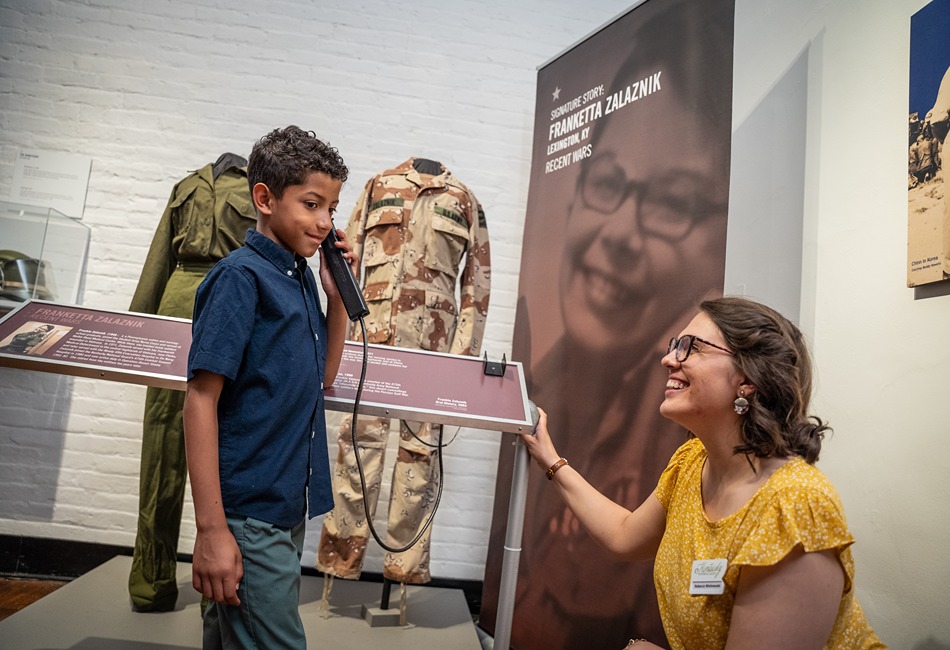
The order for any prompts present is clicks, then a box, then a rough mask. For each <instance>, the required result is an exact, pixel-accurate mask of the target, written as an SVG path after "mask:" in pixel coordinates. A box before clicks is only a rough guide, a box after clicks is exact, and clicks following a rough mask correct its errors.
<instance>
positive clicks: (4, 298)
mask: <svg viewBox="0 0 950 650" xmlns="http://www.w3.org/2000/svg"><path fill="white" fill-rule="evenodd" d="M89 235H90V231H89V227H88V226H87V225H85V224H84V223H82V222H81V221H78V220H77V219H73V218H71V217H67V216H66V215H64V214H62V213H61V212H58V211H56V210H54V209H52V208H39V207H35V206H30V205H21V204H18V203H10V202H8V201H2V200H0V315H2V314H4V313H6V312H8V311H9V310H11V309H13V308H14V307H16V306H17V305H19V304H21V303H23V302H25V301H26V300H29V299H31V298H36V299H39V300H52V301H55V302H60V303H68V304H73V305H75V304H78V303H79V296H80V292H81V289H82V281H83V276H84V275H85V270H86V256H87V254H88V252H89Z"/></svg>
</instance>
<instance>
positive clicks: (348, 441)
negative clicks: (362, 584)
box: [316, 158, 491, 585]
mask: <svg viewBox="0 0 950 650" xmlns="http://www.w3.org/2000/svg"><path fill="white" fill-rule="evenodd" d="M346 235H347V239H348V240H349V241H350V242H352V244H353V250H354V251H355V252H356V254H357V255H359V256H360V259H361V261H362V269H363V270H362V283H361V284H362V287H363V296H364V298H365V299H366V302H367V305H368V306H369V310H370V313H369V316H367V317H366V319H365V323H366V337H367V340H368V342H369V343H374V344H379V345H394V346H398V347H405V348H415V349H423V350H430V351H434V352H449V353H452V354H465V355H478V354H479V352H480V350H481V344H482V334H483V332H484V329H485V318H486V315H487V313H488V301H489V294H490V286H491V274H490V266H489V262H490V253H489V243H488V228H487V225H486V223H485V215H484V212H483V211H482V208H481V206H480V204H479V203H478V200H477V199H476V198H475V195H474V194H472V192H471V191H470V190H469V189H468V188H467V187H466V186H465V185H464V184H463V183H461V182H460V181H459V180H458V179H456V178H455V177H454V176H452V174H451V172H449V170H447V169H446V168H445V167H444V166H443V165H442V164H441V163H439V162H437V161H434V160H428V159H425V158H410V159H409V160H407V161H405V162H404V163H402V164H401V165H399V166H397V167H395V168H393V169H390V170H387V171H384V172H382V173H380V174H378V175H376V176H375V177H373V178H371V179H370V180H369V182H367V183H366V186H365V188H364V190H363V193H362V195H361V196H360V198H359V200H358V201H357V204H356V207H355V209H354V210H353V214H352V216H351V217H350V221H349V224H348V225H347V227H346ZM456 292H458V293H459V295H460V300H456ZM360 339H361V336H360V334H359V333H357V334H356V336H355V337H354V340H360ZM391 424H392V422H391V421H390V420H389V419H388V418H371V417H360V418H358V420H357V440H358V444H359V447H360V449H359V452H360V461H361V463H362V465H363V469H364V474H365V477H366V488H367V493H368V502H369V503H370V509H371V510H373V512H370V513H369V516H370V517H372V516H373V515H374V514H375V508H376V500H377V498H378V496H379V487H380V483H381V476H382V468H383V463H384V461H385V451H386V441H387V439H388V437H389V432H390V427H391ZM350 425H351V416H346V417H344V418H343V421H342V423H341V425H340V431H339V450H340V451H339V455H338V457H337V463H336V469H335V471H334V477H333V481H334V492H335V495H336V507H335V508H334V510H333V511H331V512H330V513H329V514H328V515H327V516H326V518H325V520H324V525H323V531H322V535H321V539H320V548H319V551H318V554H317V563H316V566H317V568H318V569H319V570H320V571H322V572H323V573H324V574H327V575H329V576H335V577H342V578H347V579H357V578H359V575H360V572H361V570H362V565H363V559H364V556H365V552H366V544H367V542H368V539H369V536H370V531H369V527H368V525H367V521H366V516H367V515H366V513H364V508H363V501H362V493H361V486H360V477H359V473H358V470H357V468H356V463H355V458H354V455H353V444H352V436H351V428H350ZM398 427H399V452H398V457H397V459H396V461H395V463H394V467H393V478H392V490H391V499H390V504H389V516H388V529H387V535H386V540H387V541H386V543H387V545H389V546H392V547H396V548H401V547H403V546H406V545H407V544H408V543H409V542H411V541H412V540H413V539H414V538H415V537H416V535H417V534H418V532H419V530H420V529H421V528H422V526H424V525H425V523H426V521H427V519H428V518H429V516H430V513H431V508H432V504H433V502H434V500H435V492H436V486H437V481H438V476H437V470H436V469H435V467H436V464H437V459H438V456H436V454H438V453H439V451H438V449H437V447H438V443H439V434H440V427H439V425H435V424H430V423H418V422H405V421H399V424H398ZM431 531H432V529H431V526H430V527H429V529H428V530H426V532H425V533H424V534H423V535H422V537H421V538H420V539H419V542H418V543H417V544H416V545H414V546H413V547H412V548H411V549H409V550H407V551H406V552H403V553H387V554H386V556H385V558H384V568H383V576H384V578H386V579H387V580H391V581H394V582H399V583H401V584H403V585H405V584H422V583H426V582H429V581H430V580H431V575H430V573H429V540H430V537H431Z"/></svg>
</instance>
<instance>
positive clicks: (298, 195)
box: [253, 172, 343, 257]
mask: <svg viewBox="0 0 950 650" xmlns="http://www.w3.org/2000/svg"><path fill="white" fill-rule="evenodd" d="M342 186H343V182H342V181H339V180H336V179H334V178H332V177H331V176H330V175H328V174H325V173H323V172H312V173H311V174H310V175H309V176H307V178H306V179H305V180H304V182H303V183H301V184H299V185H288V186H287V188H286V189H285V190H284V194H283V196H281V197H280V198H278V197H276V196H275V195H274V194H273V192H271V191H270V189H269V188H268V187H267V186H266V185H264V184H263V183H258V184H257V185H255V186H254V192H253V198H254V204H255V206H256V207H257V210H258V212H259V215H260V217H259V218H258V220H257V231H258V232H259V233H261V234H262V235H264V236H265V237H267V238H269V239H272V240H273V241H275V242H277V243H278V244H279V245H280V246H281V247H282V248H284V249H286V250H288V251H290V252H291V253H296V254H297V255H300V256H301V257H312V256H313V255H314V254H316V252H317V249H318V248H319V247H320V243H321V242H322V241H323V240H324V239H325V238H326V236H327V233H329V232H330V229H331V228H333V213H335V212H336V208H337V205H338V204H339V202H340V188H341V187H342Z"/></svg>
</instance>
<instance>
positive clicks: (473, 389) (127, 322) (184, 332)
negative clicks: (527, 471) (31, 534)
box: [0, 301, 532, 433]
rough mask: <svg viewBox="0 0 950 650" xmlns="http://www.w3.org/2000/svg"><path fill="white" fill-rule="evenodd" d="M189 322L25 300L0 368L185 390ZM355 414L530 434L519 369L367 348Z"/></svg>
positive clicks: (354, 356)
mask: <svg viewBox="0 0 950 650" xmlns="http://www.w3.org/2000/svg"><path fill="white" fill-rule="evenodd" d="M190 347H191V321H190V320H187V319H181V318H168V317H165V316H155V315H151V314H138V313H133V312H115V311H106V310H98V309H87V308H84V307H78V306H73V305H60V304H56V303H51V302H45V301H29V302H26V303H24V304H23V305H21V306H20V307H18V308H17V309H16V310H14V311H12V312H10V313H9V314H7V315H6V316H5V317H4V318H3V319H0V366H8V367H12V368H21V369H24V370H38V371H41V372H51V373H57V374H64V375H73V376H79V377H91V378H94V379H104V380H107V381H119V382H125V383H131V384H141V385H145V386H157V387H160V388H172V389H177V390H184V389H185V386H186V377H187V370H188V350H189V349H190ZM368 351H369V355H368V357H367V364H366V365H367V371H366V377H365V380H364V384H363V387H362V393H361V395H360V413H366V414H371V415H385V416H388V417H400V418H406V419H418V420H424V421H427V422H436V423H439V424H453V425H458V426H467V427H471V428H476V429H487V430H489V431H506V432H511V433H517V432H521V431H524V430H526V428H530V427H531V426H532V424H531V414H530V410H529V405H528V398H527V392H526V390H525V382H524V377H523V375H522V367H521V364H520V363H515V362H508V363H505V364H499V363H493V364H490V366H491V367H493V368H497V373H496V374H489V373H487V372H486V367H488V366H489V364H487V362H486V361H483V360H482V359H478V358H475V357H466V356H459V355H452V354H441V353H436V352H425V351H420V350H408V349H404V348H396V347H391V346H379V345H370V346H368ZM362 366H363V346H362V344H360V343H354V342H352V341H347V343H346V346H345V348H344V350H343V358H342V361H341V363H340V370H339V372H338V373H337V377H336V380H335V382H334V384H333V386H332V387H331V388H329V389H327V390H326V393H325V395H326V406H327V408H328V409H331V410H336V411H349V410H351V409H352V408H353V404H354V400H355V398H356V393H357V389H358V388H359V381H360V375H361V373H362Z"/></svg>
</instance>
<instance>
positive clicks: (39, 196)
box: [10, 149, 92, 219]
mask: <svg viewBox="0 0 950 650" xmlns="http://www.w3.org/2000/svg"><path fill="white" fill-rule="evenodd" d="M91 169H92V158H89V157H88V156H79V155H76V154H68V153H59V152H55V151H37V150H26V149H24V150H21V151H20V152H19V153H18V154H17V159H16V165H15V166H14V168H13V184H12V186H11V189H10V200H11V201H13V202H14V203H23V204H25V205H33V206H37V207H41V208H53V209H54V210H57V211H59V212H62V213H63V214H65V215H66V216H67V217H73V218H74V219H82V213H83V210H84V209H85V207H86V190H87V189H88V187H89V173H90V171H91Z"/></svg>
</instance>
